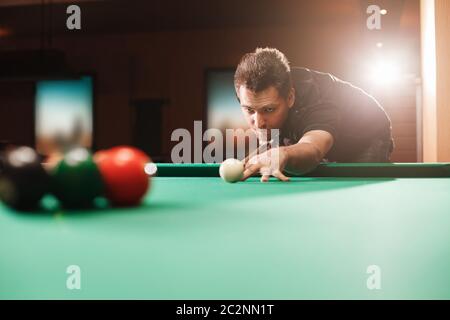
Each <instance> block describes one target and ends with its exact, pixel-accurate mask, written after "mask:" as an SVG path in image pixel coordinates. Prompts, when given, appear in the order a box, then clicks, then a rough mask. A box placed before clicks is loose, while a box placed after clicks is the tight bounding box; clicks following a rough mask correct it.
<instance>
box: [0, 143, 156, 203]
mask: <svg viewBox="0 0 450 320" xmlns="http://www.w3.org/2000/svg"><path fill="white" fill-rule="evenodd" d="M1 159H2V160H1V164H0V200H2V201H3V202H4V203H5V204H7V205H8V206H10V207H12V208H15V209H17V210H32V209H36V208H37V207H38V206H39V203H40V200H41V199H42V197H43V196H44V195H45V194H46V193H52V194H54V195H55V196H56V198H57V199H58V200H59V201H60V203H61V205H62V206H63V207H65V208H86V207H91V206H92V205H93V202H94V199H95V198H97V197H100V196H104V197H106V198H107V199H108V200H109V202H110V203H111V204H112V205H114V206H134V205H138V204H139V203H140V202H141V200H142V198H143V197H144V195H145V194H146V193H147V191H148V189H149V187H150V176H149V175H147V173H146V172H145V168H146V166H147V165H148V163H150V162H151V159H150V157H148V156H147V155H146V154H145V153H144V152H142V151H140V150H139V149H136V148H133V147H128V146H121V147H115V148H112V149H108V150H101V151H98V152H96V153H95V154H93V155H92V154H91V152H90V151H89V150H87V149H84V148H75V149H72V150H70V151H69V152H67V153H66V154H65V155H64V156H63V157H62V158H61V159H58V160H57V161H54V163H50V164H47V165H46V166H45V167H44V166H43V165H42V163H41V158H40V157H39V155H38V154H37V153H36V151H35V150H33V149H32V148H29V147H15V148H10V149H8V150H6V151H5V152H3V154H2V156H1Z"/></svg>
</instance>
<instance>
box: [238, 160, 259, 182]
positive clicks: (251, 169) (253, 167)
mask: <svg viewBox="0 0 450 320" xmlns="http://www.w3.org/2000/svg"><path fill="white" fill-rule="evenodd" d="M261 166H262V164H261V163H255V164H250V165H248V166H247V167H246V168H245V170H244V175H243V177H242V179H241V181H245V180H247V179H248V178H250V177H251V176H252V175H254V174H255V173H257V172H259V170H260V169H261Z"/></svg>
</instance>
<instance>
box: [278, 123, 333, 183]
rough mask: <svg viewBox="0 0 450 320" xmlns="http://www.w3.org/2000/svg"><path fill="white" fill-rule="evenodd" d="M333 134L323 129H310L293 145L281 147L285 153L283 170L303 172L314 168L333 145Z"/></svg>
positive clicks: (296, 172)
mask: <svg viewBox="0 0 450 320" xmlns="http://www.w3.org/2000/svg"><path fill="white" fill-rule="evenodd" d="M333 143H334V139H333V136H332V135H331V134H330V133H329V132H327V131H324V130H311V131H308V132H307V133H305V134H304V135H303V137H302V138H301V139H300V140H299V141H298V142H297V143H296V144H294V145H291V146H287V147H283V149H284V150H285V151H286V153H287V158H288V159H287V164H286V167H285V171H287V172H289V173H293V174H305V173H308V172H310V171H312V170H313V169H315V168H316V167H317V166H318V165H319V163H320V161H322V159H323V158H324V157H325V155H326V154H327V153H328V151H329V150H330V149H331V147H332V146H333Z"/></svg>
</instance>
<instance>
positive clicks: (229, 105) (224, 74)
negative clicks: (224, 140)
mask: <svg viewBox="0 0 450 320" xmlns="http://www.w3.org/2000/svg"><path fill="white" fill-rule="evenodd" d="M233 77H234V71H232V70H220V71H215V70H214V71H209V72H208V74H207V101H208V102H207V104H208V105H207V111H208V128H215V129H219V130H225V129H239V128H242V129H247V128H248V126H247V125H246V123H245V120H244V116H243V115H242V112H241V108H240V105H239V102H238V100H237V98H236V93H235V91H234V83H233Z"/></svg>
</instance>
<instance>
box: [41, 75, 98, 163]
mask: <svg viewBox="0 0 450 320" xmlns="http://www.w3.org/2000/svg"><path fill="white" fill-rule="evenodd" d="M35 135H36V148H37V150H38V152H40V153H42V154H44V155H48V154H51V153H54V152H64V151H65V150H67V149H69V148H72V147H74V146H82V147H86V148H91V147H92V142H93V81H92V78H91V77H88V76H86V77H81V78H78V79H64V80H43V81H39V82H38V83H37V86H36V103H35Z"/></svg>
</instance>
